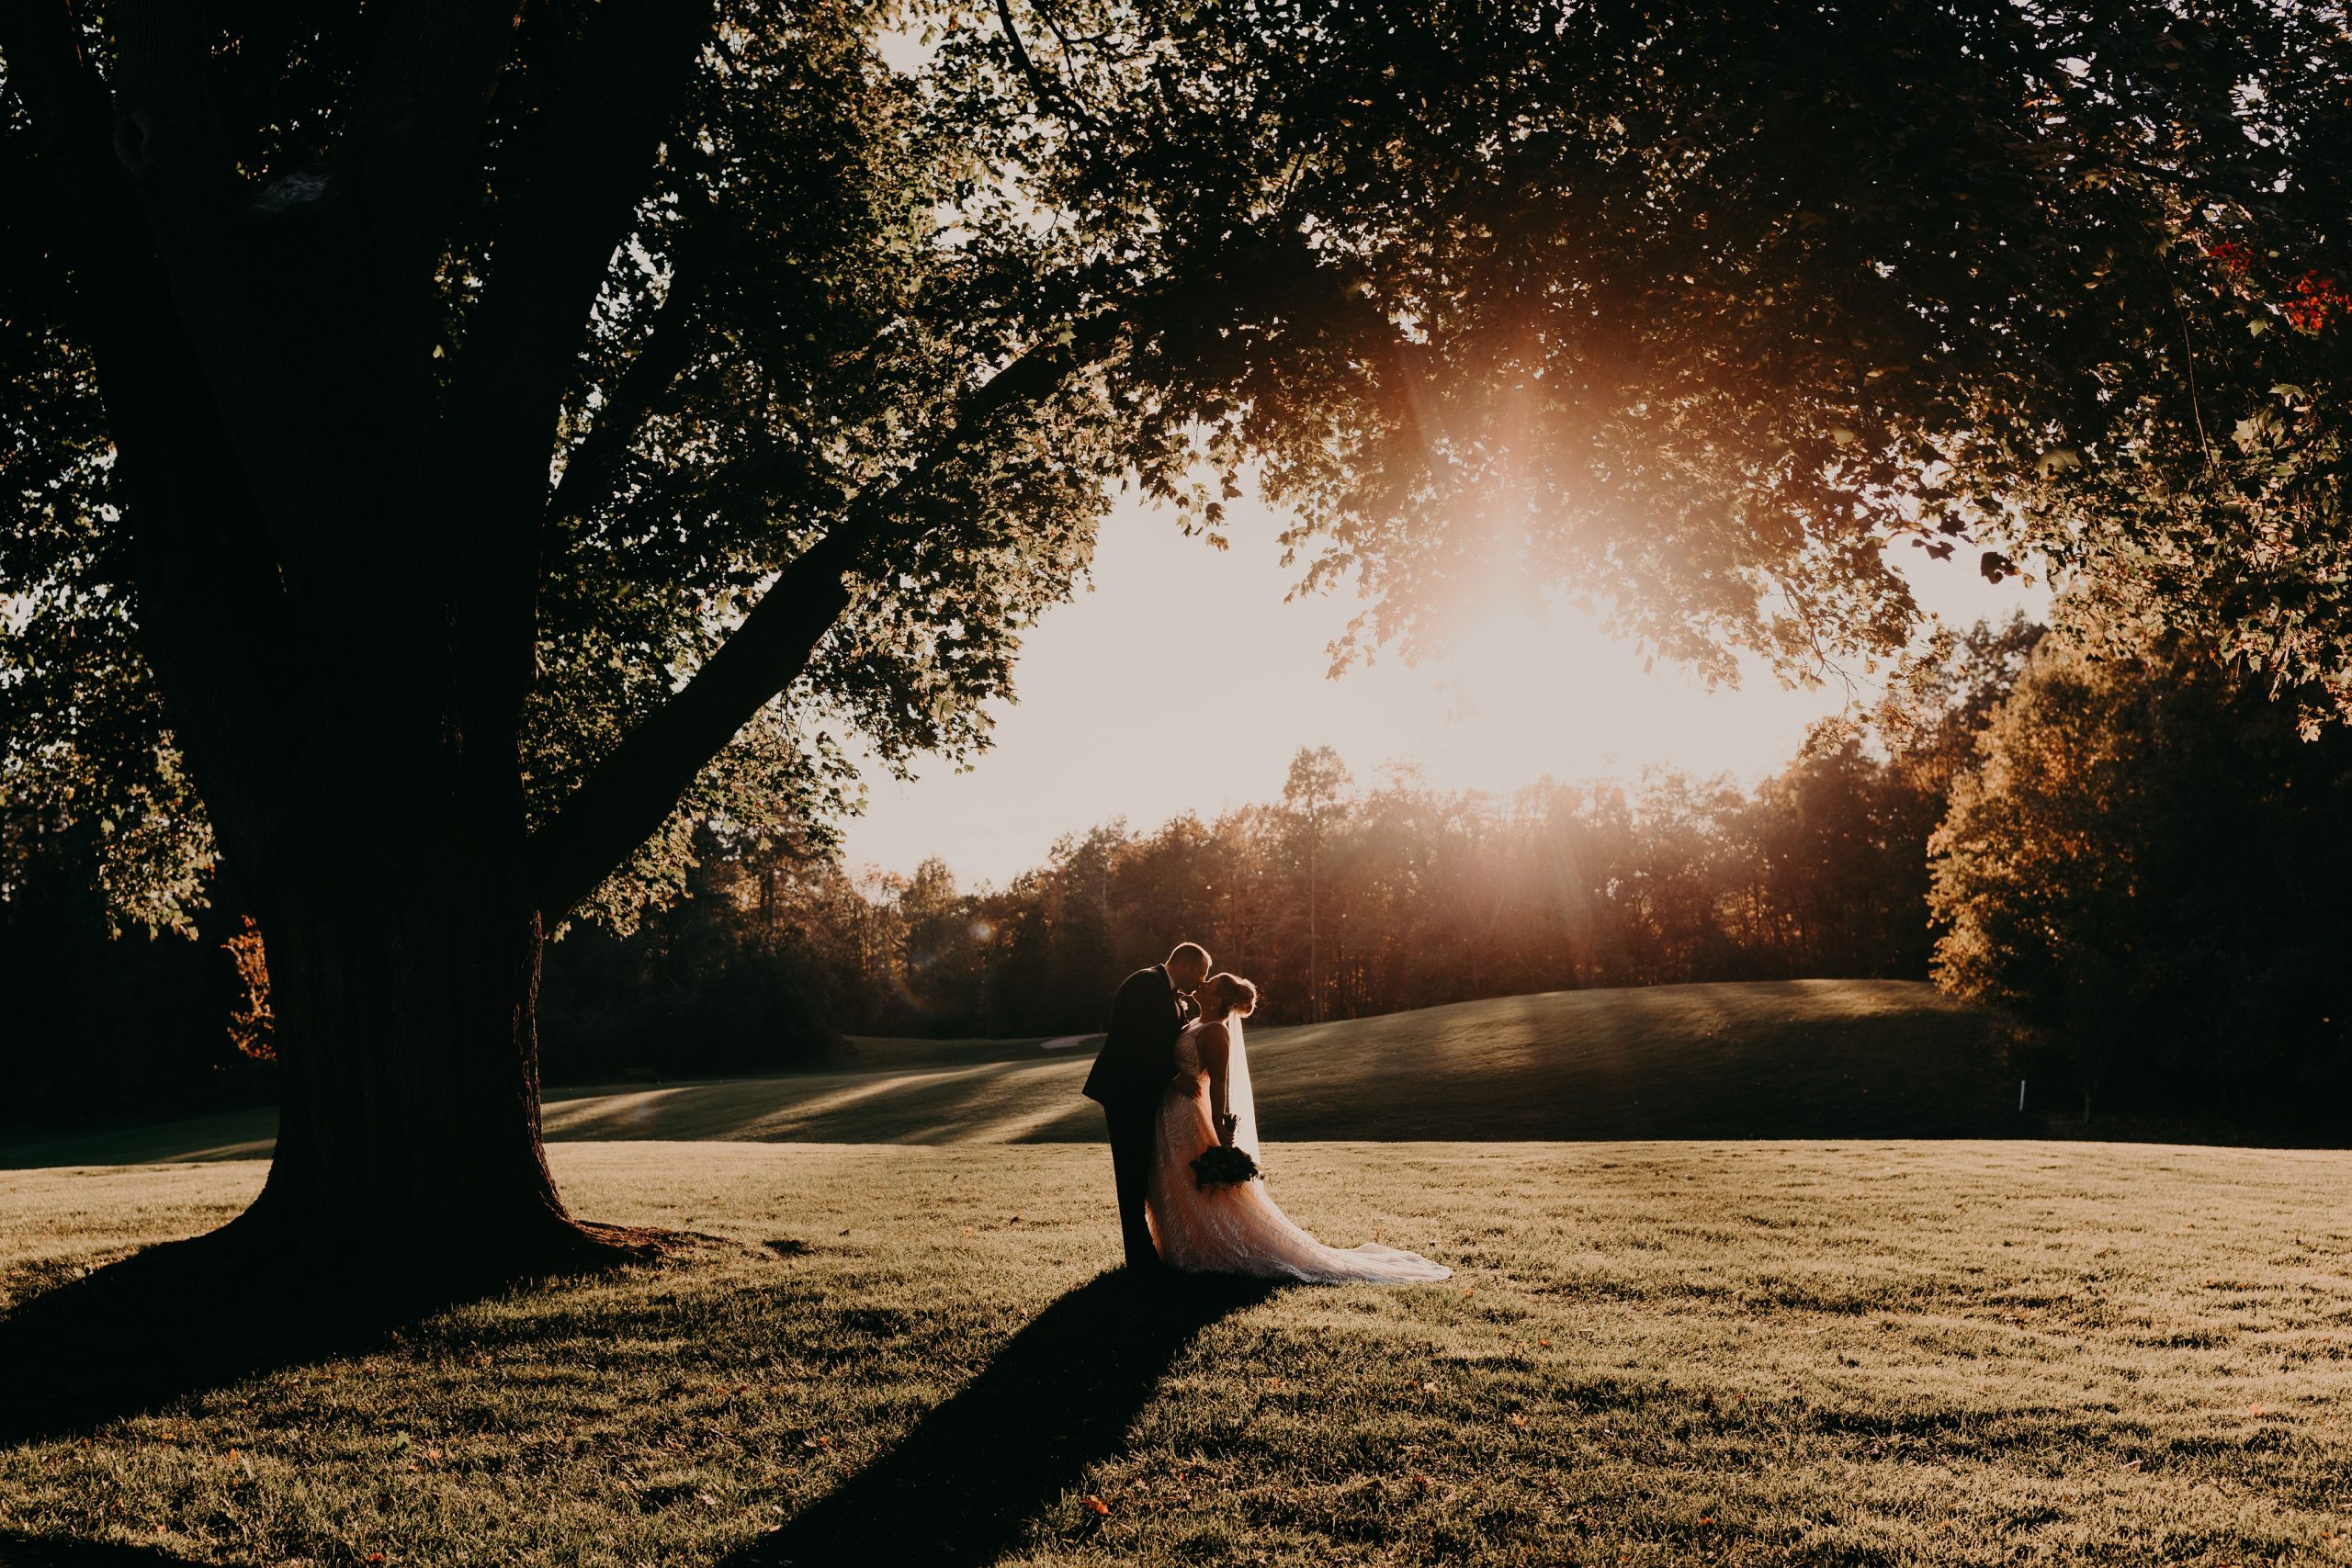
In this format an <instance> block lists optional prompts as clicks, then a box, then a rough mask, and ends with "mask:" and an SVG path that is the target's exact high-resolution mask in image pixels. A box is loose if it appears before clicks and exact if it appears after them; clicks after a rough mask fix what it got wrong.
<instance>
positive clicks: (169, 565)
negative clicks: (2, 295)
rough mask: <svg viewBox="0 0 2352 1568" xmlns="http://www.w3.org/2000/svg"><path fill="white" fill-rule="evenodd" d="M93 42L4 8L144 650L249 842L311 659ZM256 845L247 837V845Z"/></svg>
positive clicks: (201, 778)
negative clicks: (159, 244)
mask: <svg viewBox="0 0 2352 1568" xmlns="http://www.w3.org/2000/svg"><path fill="white" fill-rule="evenodd" d="M81 44H82V34H81V29H80V27H79V25H78V24H77V22H76V21H75V19H74V14H73V9H72V6H70V4H67V3H66V0H51V3H50V4H46V5H40V6H34V5H24V6H0V51H5V53H6V62H7V69H8V86H9V87H10V88H11V89H12V90H13V91H14V92H15V93H16V94H17V97H18V99H19V101H20V102H21V103H22V105H23V106H24V108H25V111H26V116H27V118H28V121H29V122H30V125H31V128H32V131H33V134H34V140H35V141H36V142H37V143H38V144H39V147H40V155H39V157H38V158H37V159H36V160H35V162H36V163H37V164H39V166H40V174H41V175H43V176H44V178H43V183H44V184H45V185H46V186H47V187H48V189H49V191H50V193H51V197H52V198H53V199H54V201H55V202H56V205H57V207H58V209H59V210H60V212H61V215H62V218H63V220H64V221H63V223H62V225H61V228H62V232H63V233H64V235H65V238H66V243H65V244H64V245H63V246H62V250H63V252H64V254H65V257H66V267H67V271H68V273H69V274H70V276H71V287H70V288H67V289H66V290H64V292H63V300H64V303H65V306H66V308H67V310H68V312H69V319H68V321H67V323H66V325H67V326H68V328H69V330H70V331H71V332H72V333H73V335H74V338H75V339H76V340H78V341H79V342H80V343H81V344H83V345H84V347H85V348H86V349H87V350H88V351H89V353H90V355H91V356H92V358H93V360H94V361H95V363H96V368H97V375H98V383H99V387H100V389H101V394H102V396H103V397H104V399H105V402H106V409H107V427H108V428H107V434H108V435H110V436H111V437H112V438H113V440H114V443H115V446H116V450H117V454H118V457H117V470H116V471H117V475H118V477H119V483H120V485H121V490H122V493H123V495H124V498H125V500H126V502H127V503H128V504H127V506H126V508H125V520H126V523H127V532H128V534H129V535H130V540H131V543H132V546H133V549H132V552H131V557H132V559H131V568H130V574H129V575H130V583H131V586H132V588H133V590H134V592H135V593H136V596H137V603H138V606H139V621H140V626H141V633H142V635H141V649H142V650H143V651H144V653H145V654H146V656H147V660H148V662H149V664H150V666H151V667H152V668H153V670H154V671H155V673H156V678H157V682H158V684H159V686H160V688H161V689H162V691H163V694H164V702H165V705H166V706H167V709H168V711H169V712H170V714H171V716H172V722H173V724H174V727H175V728H177V729H178V730H179V731H180V733H181V737H182V739H183V742H184V743H185V746H186V749H187V755H188V761H189V765H190V766H191V767H192V768H194V769H196V770H197V772H198V784H199V786H200V787H201V788H202V789H203V791H204V793H205V795H206V797H207V799H208V800H209V801H211V802H213V803H214V806H215V815H216V819H217V822H216V825H217V826H218V827H219V828H220V830H221V831H222V833H223V835H224V839H225V840H235V839H237V833H236V824H235V822H234V821H232V820H231V819H230V818H232V817H233V816H234V813H233V812H232V811H228V810H224V809H223V807H224V806H225V805H226V803H227V801H228V800H230V799H231V798H232V797H233V798H234V799H237V800H240V801H243V802H247V803H253V802H263V803H265V804H264V805H263V806H262V807H261V809H264V810H266V809H267V807H266V801H267V800H268V799H269V798H270V796H269V794H268V792H269V790H270V788H271V787H272V783H273V781H274V779H275V777H276V775H277V771H278V770H279V769H280V767H281V766H282V761H283V759H284V757H285V756H286V755H287V753H288V748H289V746H290V744H291V741H290V738H289V734H288V725H287V716H288V715H291V714H293V713H295V712H297V711H298V705H297V704H295V703H294V702H292V701H291V700H290V698H289V696H288V690H287V682H286V679H285V674H286V671H292V670H300V669H302V668H304V667H305V665H306V662H307V661H306V660H304V659H303V658H301V657H300V656H299V655H298V653H297V652H296V644H297V642H298V638H297V637H296V636H295V633H294V630H293V618H292V615H291V614H290V611H289V608H288V604H287V603H286V595H285V592H284V588H283V584H282V581H281V580H280V576H279V572H278V570H277V560H276V557H275V554H274V552H273V551H272V549H271V548H270V545H269V541H268V540H267V538H266V536H263V535H262V534H261V533H260V532H259V531H258V530H257V529H256V528H255V527H254V515H253V513H254V507H253V505H252V501H251V495H250V491H249V490H248V488H247V486H246V484H245V482H244V477H243V474H242V472H241V471H240V469H239V466H238V464H237V462H236V461H235V459H234V456H233V451H232V443H231V441H230V439H229V436H228V434H227V432H226V431H224V430H223V429H222V428H221V427H220V423H218V411H217V408H216V406H215V404H214V402H213V400H212V399H211V398H210V396H209V388H208V385H207V378H206V376H205V373H204V370H203V367H201V366H200V364H199V363H198V357H197V354H196V351H195V348H194V346H193V344H191V343H190V341H189V338H188V336H187V332H186V331H185V328H184V325H183V323H182V322H181V321H180V320H179V318H178V315H177V313H176V312H175V310H174V309H173V301H172V294H171V284H170V280H169V278H168V276H166V274H165V271H164V265H163V262H162V259H161V257H160V256H159V255H158V254H157V250H156V245H155V241H154V236H153V231H152V230H151V228H150V226H149V223H148V221H147V220H146V219H145V218H144V217H143V216H142V215H141V212H140V210H139V206H138V203H137V202H136V200H135V199H134V198H133V196H132V193H131V191H130V186H129V184H128V182H127V180H126V177H125V170H124V168H123V167H122V165H121V164H120V163H119V162H118V159H117V158H116V156H115V155H114V153H113V152H112V151H111V150H110V148H109V143H110V142H111V141H113V131H114V126H115V115H114V111H113V108H112V106H111V105H110V104H109V102H108V100H107V92H106V88H105V86H104V85H103V84H102V83H101V82H100V81H99V79H98V77H97V75H96V72H95V71H94V70H92V69H91V68H90V67H89V66H88V65H87V64H86V63H85V61H84V60H83V58H82V52H81ZM257 848H258V846H257V845H255V844H253V843H250V842H245V841H242V840H240V841H238V842H237V844H236V846H235V849H234V852H238V853H240V854H248V855H250V854H253V853H255V852H257Z"/></svg>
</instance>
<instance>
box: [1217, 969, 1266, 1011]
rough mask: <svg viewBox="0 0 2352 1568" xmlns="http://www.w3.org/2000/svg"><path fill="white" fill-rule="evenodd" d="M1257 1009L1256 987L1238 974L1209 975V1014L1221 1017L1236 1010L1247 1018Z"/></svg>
mask: <svg viewBox="0 0 2352 1568" xmlns="http://www.w3.org/2000/svg"><path fill="white" fill-rule="evenodd" d="M1257 1009H1258V987H1255V986H1253V985H1251V984H1250V982H1249V981H1247V980H1245V979H1243V978H1242V977H1241V976H1238V975H1212V976H1209V1013H1210V1016H1212V1017H1215V1018H1223V1017H1224V1016H1225V1015H1226V1014H1227V1013H1229V1012H1238V1013H1239V1014H1240V1015H1241V1016H1242V1017H1244V1018H1248V1017H1249V1016H1250V1014H1251V1013H1252V1012H1255V1011H1256V1010H1257Z"/></svg>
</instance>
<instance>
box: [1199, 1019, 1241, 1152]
mask: <svg viewBox="0 0 2352 1568" xmlns="http://www.w3.org/2000/svg"><path fill="white" fill-rule="evenodd" d="M1196 1043H1197V1044H1198V1045H1199V1046H1200V1049H1201V1066H1204V1067H1205V1068H1207V1069H1208V1075H1209V1125H1210V1126H1212V1127H1215V1128H1216V1141H1217V1142H1218V1143H1220V1144H1226V1145H1230V1144H1231V1143H1232V1142H1233V1105H1232V1092H1231V1089H1232V1081H1231V1079H1230V1078H1229V1077H1227V1072H1226V1066H1227V1058H1228V1055H1229V1054H1230V1053H1229V1050H1228V1047H1229V1046H1230V1045H1231V1043H1232V1037H1231V1036H1230V1035H1228V1034H1227V1032H1226V1030H1225V1025H1223V1024H1222V1023H1204V1024H1203V1025H1201V1033H1200V1038H1199V1040H1198V1041H1197V1042H1196Z"/></svg>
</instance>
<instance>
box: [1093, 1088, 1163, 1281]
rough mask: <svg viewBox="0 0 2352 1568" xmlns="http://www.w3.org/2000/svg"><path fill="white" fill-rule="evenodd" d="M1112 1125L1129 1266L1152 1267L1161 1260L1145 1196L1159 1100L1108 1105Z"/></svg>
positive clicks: (1122, 1232) (1121, 1233) (1105, 1112)
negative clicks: (1145, 1215) (1148, 1215)
mask: <svg viewBox="0 0 2352 1568" xmlns="http://www.w3.org/2000/svg"><path fill="white" fill-rule="evenodd" d="M1103 1117H1104V1119H1105V1120H1107V1121H1108V1122H1110V1124H1111V1174H1112V1177H1113V1178H1114V1179H1115V1180H1116V1181H1117V1182H1118V1186H1119V1240H1120V1241H1121V1242H1122V1243H1123V1244H1124V1245H1125V1247H1126V1250H1127V1266H1128V1267H1129V1268H1131V1269H1141V1268H1148V1267H1149V1266H1150V1265H1152V1264H1154V1263H1157V1262H1159V1252H1158V1251H1157V1250H1156V1249H1155V1248H1154V1247H1152V1245H1151V1225H1150V1224H1149V1223H1148V1221H1146V1220H1145V1218H1144V1213H1143V1195H1144V1190H1145V1189H1146V1188H1148V1187H1149V1186H1150V1185H1151V1155H1152V1145H1153V1143H1154V1141H1155V1140H1156V1139H1158V1137H1159V1101H1158V1100H1156V1099H1154V1100H1145V1101H1144V1102H1143V1103H1142V1104H1141V1105H1124V1104H1123V1105H1106V1106H1104V1107H1103Z"/></svg>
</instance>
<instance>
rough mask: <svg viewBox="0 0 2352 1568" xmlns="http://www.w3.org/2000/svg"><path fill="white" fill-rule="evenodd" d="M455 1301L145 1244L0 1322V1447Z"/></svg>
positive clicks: (224, 1243)
mask: <svg viewBox="0 0 2352 1568" xmlns="http://www.w3.org/2000/svg"><path fill="white" fill-rule="evenodd" d="M468 1293H470V1292H456V1291H449V1290H436V1291H433V1292H418V1291H401V1292H394V1291H390V1290H378V1291H366V1290H362V1289H359V1288H356V1287H354V1286H349V1285H341V1284H326V1283H316V1284H313V1283H309V1282H305V1281H301V1280H294V1281H291V1282H289V1281H288V1280H285V1279H284V1277H283V1276H282V1275H279V1274H277V1272H276V1271H275V1270H271V1269H257V1268H256V1267H254V1262H253V1259H252V1254H251V1252H250V1250H249V1249H248V1248H246V1247H243V1246H240V1245H237V1244H236V1243H235V1242H234V1241H233V1240H232V1239H230V1238H228V1237H225V1236H224V1235H221V1234H220V1233H215V1234H214V1235H207V1236H198V1237H197V1238H195V1239H194V1240H190V1241H175V1242H167V1243H165V1244H164V1245H163V1246H160V1247H148V1248H146V1249H145V1250H144V1251H141V1252H137V1253H134V1254H132V1255H131V1256H130V1257H129V1258H123V1259H122V1260H121V1261H119V1262H117V1263H109V1264H107V1266H106V1267H105V1268H103V1269H96V1270H94V1271H92V1272H91V1273H89V1274H87V1275H85V1276H84V1277H83V1278H81V1279H78V1280H69V1281H67V1282H66V1283H64V1284H61V1285H56V1286H52V1287H51V1289H49V1290H46V1291H43V1292H41V1293H40V1294H39V1295H37V1296H34V1297H33V1298H31V1299H30V1300H29V1301H27V1302H24V1303H20V1304H19V1305H17V1307H16V1308H15V1309H14V1310H12V1311H11V1312H9V1313H8V1314H7V1315H6V1316H5V1317H0V1448H7V1447H9V1446H11V1445H13V1444H17V1443H28V1442H40V1441H45V1440H47V1439H50V1438H59V1437H67V1436H72V1435H74V1434H76V1433H82V1432H86V1431H89V1430H91V1429H92V1428H95V1427H100V1426H103V1425H105V1424H106V1423H107V1422H109V1421H113V1420H117V1419H119V1418H121V1417H123V1416H134V1415H138V1414H140V1413H141V1412H144V1411H150V1410H154V1409H157V1408H159V1407H161V1406H163V1405H166V1404H170V1403H172V1402H173V1401H175V1400H177V1399H181V1398H184V1397H186V1396H187V1395H190V1394H197V1393H207V1392H209V1391H210V1390H213V1389H217V1388H223V1387H226V1386H228V1385H229V1384H231V1383H234V1382H242V1381H243V1380H244V1379H247V1378H251V1377H255V1376H259V1375H261V1374H264V1373H266V1372H271V1371H277V1369H279V1368H281V1367H287V1366H292V1365H295V1364H298V1363H301V1362H307V1361H313V1360H319V1359H325V1358H329V1357H334V1356H344V1355H350V1354H353V1353H355V1352H363V1351H367V1350H371V1349H374V1348H378V1347H379V1346H381V1345H383V1344H385V1343H386V1342H387V1341H388V1340H389V1338H390V1334H391V1332H392V1331H393V1330H394V1329H396V1328H399V1327H401V1325H404V1324H408V1323H413V1322H414V1321H416V1320H417V1319H418V1318H419V1317H422V1316H424V1315H427V1314H431V1313H433V1312H435V1311H437V1310H439V1309H441V1308H443V1307H447V1306H449V1305H451V1304H453V1303H455V1302H457V1301H458V1300H459V1299H461V1297H462V1296H463V1295H464V1294H468ZM44 1549H45V1550H46V1549H49V1548H47V1547H46V1545H45V1546H44ZM8 1550H10V1548H9V1547H7V1545H6V1541H5V1538H0V1562H8V1561H11V1560H10V1559H9V1558H7V1557H6V1551H8ZM56 1550H63V1549H62V1548H59V1549H56ZM92 1550H96V1549H95V1548H94V1549H92Z"/></svg>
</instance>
